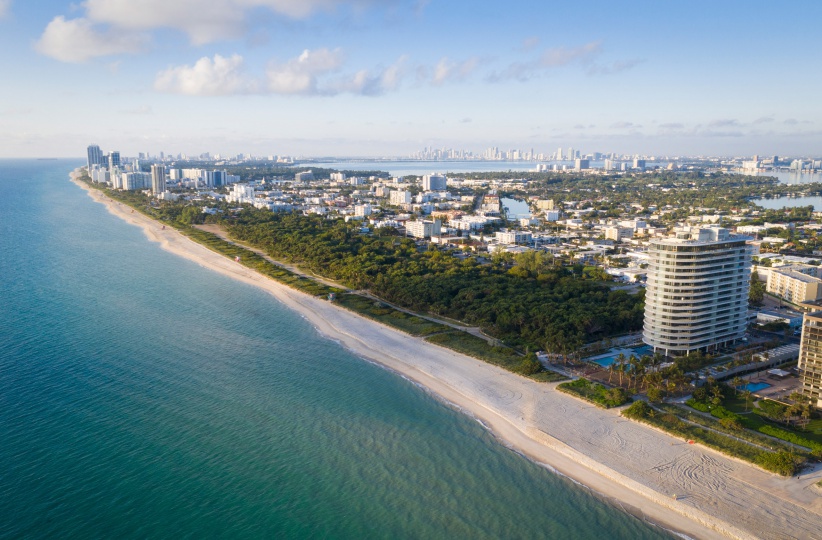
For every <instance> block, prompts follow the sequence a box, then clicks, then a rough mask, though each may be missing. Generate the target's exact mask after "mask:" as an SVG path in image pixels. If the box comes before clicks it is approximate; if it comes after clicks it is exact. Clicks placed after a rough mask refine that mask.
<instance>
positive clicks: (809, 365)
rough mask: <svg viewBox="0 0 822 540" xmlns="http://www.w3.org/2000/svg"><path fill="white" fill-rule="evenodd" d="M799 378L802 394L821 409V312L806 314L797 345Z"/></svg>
mask: <svg viewBox="0 0 822 540" xmlns="http://www.w3.org/2000/svg"><path fill="white" fill-rule="evenodd" d="M799 377H800V378H801V379H802V393H803V394H804V395H806V396H807V397H809V398H810V399H811V403H812V404H813V405H814V406H815V407H817V408H822V311H814V312H813V313H806V314H805V317H804V318H803V319H802V339H801V341H800V345H799Z"/></svg>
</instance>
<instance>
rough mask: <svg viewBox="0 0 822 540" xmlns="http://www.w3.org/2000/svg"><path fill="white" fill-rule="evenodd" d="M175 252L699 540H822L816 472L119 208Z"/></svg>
mask: <svg viewBox="0 0 822 540" xmlns="http://www.w3.org/2000/svg"><path fill="white" fill-rule="evenodd" d="M77 184H78V185H80V186H81V187H83V188H85V189H87V190H88V193H89V195H90V196H91V197H92V198H93V199H94V200H96V201H98V202H101V203H103V204H105V205H106V206H107V208H108V210H109V211H110V212H111V213H112V214H114V215H116V216H118V217H120V218H122V219H124V220H125V221H127V222H128V223H131V224H133V225H136V226H139V227H141V228H142V229H143V230H144V231H145V233H146V236H147V237H148V238H149V239H151V240H153V241H156V242H159V243H160V244H161V246H162V247H163V249H166V250H168V251H170V252H172V253H175V254H177V255H179V256H181V257H185V258H187V259H190V260H192V261H195V262H197V263H199V264H201V265H202V266H204V267H206V268H209V269H211V270H214V271H217V272H221V273H223V274H225V275H227V276H230V277H232V278H235V279H238V280H240V281H243V282H245V283H250V284H253V285H255V286H257V287H260V288H261V289H263V290H265V291H267V292H268V293H270V294H271V295H272V296H274V297H275V298H277V299H278V300H279V301H281V302H282V303H283V304H285V305H286V306H288V307H289V308H291V309H293V310H295V311H297V312H298V313H300V314H302V315H303V316H305V317H306V318H307V319H308V320H309V321H310V322H311V323H312V324H313V325H314V326H315V327H316V328H317V329H318V330H319V332H321V333H322V334H324V335H326V336H328V337H329V338H332V339H335V340H338V341H339V342H340V343H342V344H343V345H344V346H345V347H347V348H348V349H350V350H351V351H353V352H354V353H356V354H357V355H359V356H361V357H363V358H365V359H368V360H370V361H374V362H377V363H379V364H381V365H383V366H385V367H387V368H389V369H391V370H394V371H396V372H398V373H401V374H402V375H403V376H405V377H408V378H409V379H411V380H413V381H415V382H417V383H419V384H420V385H421V386H423V387H424V388H426V389H427V390H428V391H430V392H431V393H432V394H433V395H435V396H438V397H439V398H441V399H443V400H445V401H446V402H448V403H450V404H452V405H453V406H455V407H457V408H459V409H460V410H462V411H463V412H465V413H467V414H470V415H473V416H474V417H475V418H477V419H479V420H480V421H482V423H483V424H485V425H486V426H487V427H488V429H490V430H491V431H492V432H493V433H494V434H495V436H496V437H498V438H499V439H500V440H501V441H502V442H503V443H504V444H506V445H508V446H510V447H511V448H513V449H515V450H516V451H518V452H520V453H522V454H524V455H526V456H528V457H530V458H531V459H533V460H534V461H536V462H538V463H542V464H545V465H546V466H549V467H551V468H553V469H554V470H556V471H558V472H560V473H561V474H564V475H566V476H568V477H570V478H572V479H574V480H576V481H577V482H579V483H581V484H583V485H585V486H587V487H589V488H590V489H592V490H594V491H595V492H597V493H598V494H600V495H601V496H602V497H603V498H605V499H607V500H610V501H612V502H614V503H615V504H618V505H620V506H622V507H623V508H625V509H626V510H628V511H630V512H631V513H633V514H635V515H638V516H640V517H642V518H644V519H647V520H649V521H652V522H655V523H659V524H661V525H662V526H664V527H667V528H670V529H672V530H674V531H678V532H680V533H683V534H685V535H687V536H689V537H692V538H774V539H776V538H779V539H782V538H803V539H804V538H822V500H821V499H820V497H819V495H818V493H817V491H816V489H815V488H814V487H813V485H814V484H815V482H817V481H819V480H820V479H821V478H822V472H820V470H818V469H817V470H816V471H815V472H812V473H806V474H803V475H802V477H801V480H798V479H796V478H781V477H778V476H775V475H772V474H770V473H767V472H765V471H762V470H760V469H758V468H756V467H754V466H751V465H749V464H747V463H743V462H740V461H738V460H735V459H732V458H728V457H726V456H723V455H721V454H719V453H717V452H714V451H712V450H710V449H706V448H704V447H701V446H699V445H689V444H687V443H686V442H685V441H682V440H680V439H676V438H674V437H671V436H669V435H667V434H665V433H663V432H661V431H658V430H656V429H653V428H651V427H648V426H646V425H644V424H640V423H636V422H632V421H629V420H625V419H623V418H622V417H621V416H620V415H619V412H618V411H613V410H602V409H599V408H596V407H594V406H592V405H590V404H588V403H585V402H582V401H579V400H577V399H575V398H572V397H570V396H568V395H565V394H563V393H560V392H558V391H556V388H555V385H554V384H544V383H537V382H534V381H531V380H529V379H526V378H524V377H520V376H518V375H516V374H513V373H510V372H507V371H504V370H502V369H499V368H497V367H496V366H492V365H489V364H486V363H484V362H481V361H478V360H476V359H474V358H470V357H468V356H464V355H461V354H457V353H455V352H453V351H450V350H447V349H444V348H441V347H438V346H435V345H432V344H430V343H427V342H425V341H424V340H422V339H419V338H415V337H412V336H409V335H406V334H403V333H401V332H399V331H396V330H394V329H392V328H389V327H386V326H384V325H381V324H379V323H376V322H374V321H371V320H369V319H365V318H362V317H360V316H358V315H356V314H354V313H351V312H349V311H347V310H345V309H342V308H339V307H337V306H334V305H333V304H331V303H329V302H327V301H325V300H322V299H319V298H314V297H311V296H309V295H306V294H303V293H301V292H298V291H296V290H294V289H290V288H288V287H286V286H284V285H282V284H280V283H278V282H276V281H273V280H271V279H268V278H266V277H263V276H262V275H260V274H257V273H256V272H254V271H252V270H250V269H248V268H246V267H244V266H242V265H240V264H237V263H236V262H234V261H232V260H229V259H227V258H226V257H223V256H222V255H219V254H217V253H215V252H212V251H210V250H209V249H207V248H205V247H204V246H202V245H200V244H197V243H195V242H193V241H191V240H189V239H188V238H186V237H185V236H183V235H181V234H180V233H178V232H177V231H175V230H174V229H172V228H171V227H167V228H165V229H162V228H161V225H159V224H158V223H156V222H155V221H153V220H151V219H149V218H147V217H146V216H144V215H142V214H140V213H138V212H135V213H131V209H130V208H128V207H126V206H124V205H118V204H117V203H116V202H112V201H110V200H109V199H107V198H106V197H105V196H104V195H103V194H102V193H101V192H99V191H97V190H94V189H91V188H89V187H88V186H86V185H85V184H83V183H82V182H79V181H77Z"/></svg>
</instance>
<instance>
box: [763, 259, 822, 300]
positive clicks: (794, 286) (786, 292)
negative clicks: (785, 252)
mask: <svg viewBox="0 0 822 540" xmlns="http://www.w3.org/2000/svg"><path fill="white" fill-rule="evenodd" d="M766 290H767V291H768V292H769V293H771V294H774V295H776V296H779V297H780V298H782V299H784V300H787V301H788V302H791V303H794V304H800V303H802V302H813V301H815V300H819V299H822V279H819V278H818V277H815V276H812V275H808V274H806V273H803V272H797V271H795V270H792V269H790V267H787V268H786V269H782V268H773V269H771V271H770V273H769V274H768V283H767V286H766Z"/></svg>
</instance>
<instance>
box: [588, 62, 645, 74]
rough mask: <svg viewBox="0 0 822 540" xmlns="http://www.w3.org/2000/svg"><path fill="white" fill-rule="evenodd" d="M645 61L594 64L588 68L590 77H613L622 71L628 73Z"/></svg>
mask: <svg viewBox="0 0 822 540" xmlns="http://www.w3.org/2000/svg"><path fill="white" fill-rule="evenodd" d="M643 61H644V60H639V59H633V60H621V61H618V62H612V63H610V64H605V65H601V64H592V65H591V66H590V67H589V68H588V74H589V75H613V74H615V73H620V72H622V71H628V70H629V69H632V68H633V67H635V66H638V65H639V64H641V63H642V62H643Z"/></svg>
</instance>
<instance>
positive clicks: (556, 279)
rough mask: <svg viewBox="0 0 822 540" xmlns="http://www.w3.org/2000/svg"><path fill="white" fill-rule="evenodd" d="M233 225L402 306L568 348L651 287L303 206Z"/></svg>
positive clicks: (617, 324) (275, 252) (614, 325)
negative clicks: (447, 244) (492, 254)
mask: <svg viewBox="0 0 822 540" xmlns="http://www.w3.org/2000/svg"><path fill="white" fill-rule="evenodd" d="M226 226H227V230H228V232H229V233H230V234H231V236H232V237H234V238H237V239H238V240H240V241H242V242H245V243H248V244H250V245H252V246H255V247H259V248H261V249H263V250H264V251H265V252H266V253H268V254H269V255H271V256H272V257H274V258H276V259H278V260H284V261H288V262H290V263H293V264H298V265H299V266H301V267H303V268H306V269H308V270H311V271H313V272H315V273H318V274H321V275H324V276H328V277H329V278H331V279H334V280H335V281H339V282H341V283H344V284H346V285H347V286H350V287H351V288H352V289H367V290H369V291H370V292H371V293H372V294H374V295H375V296H377V297H379V298H383V299H385V300H386V301H388V302H391V303H393V304H396V305H399V306H402V307H403V308H407V309H410V310H413V311H416V312H423V313H425V312H427V313H431V314H432V315H441V316H445V317H448V318H451V319H454V320H458V321H462V322H464V323H466V324H469V325H472V326H479V327H481V328H482V330H483V331H484V332H485V333H487V334H489V335H492V336H494V337H496V338H498V339H501V340H504V341H505V342H506V343H507V344H509V345H513V346H516V347H519V348H522V349H526V348H528V349H530V350H539V349H545V350H547V351H551V352H557V353H569V352H571V351H574V350H576V349H577V348H578V347H579V346H581V345H582V344H583V343H585V342H586V341H594V340H597V339H601V338H602V337H606V336H610V335H616V334H622V333H625V332H628V331H632V330H637V329H639V328H641V326H642V318H643V299H644V295H643V294H642V293H640V294H628V293H627V292H625V291H613V290H611V289H610V288H609V287H607V286H605V285H603V284H602V283H601V282H598V281H597V279H599V276H594V277H596V279H585V278H584V274H583V268H582V267H580V268H579V269H576V268H571V269H567V268H563V267H560V266H554V265H553V259H552V258H540V260H530V259H529V258H528V257H522V268H520V269H519V270H518V271H517V272H509V270H510V268H509V264H508V263H507V262H506V261H505V260H504V259H499V260H497V261H495V262H492V263H491V264H480V263H479V262H478V261H477V259H476V258H474V257H468V258H462V257H455V256H453V254H452V253H451V252H449V251H444V250H440V249H436V248H435V247H434V246H425V247H424V248H422V249H421V248H420V247H418V246H417V244H416V243H415V242H414V241H413V240H411V239H408V238H401V237H398V236H396V233H395V232H394V231H393V230H389V229H379V230H377V231H374V233H373V234H361V233H360V231H359V228H360V224H355V223H353V222H352V223H345V222H344V221H343V220H328V219H325V218H323V217H321V216H314V215H310V216H303V215H300V214H297V213H292V214H281V213H279V214H278V213H272V212H268V211H259V210H252V209H248V210H245V211H243V212H242V213H241V214H239V215H237V216H236V217H231V218H227V221H226ZM531 258H533V257H531ZM549 261H550V262H549ZM516 262H517V263H518V265H517V267H519V262H520V261H519V260H517V261H516Z"/></svg>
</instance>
